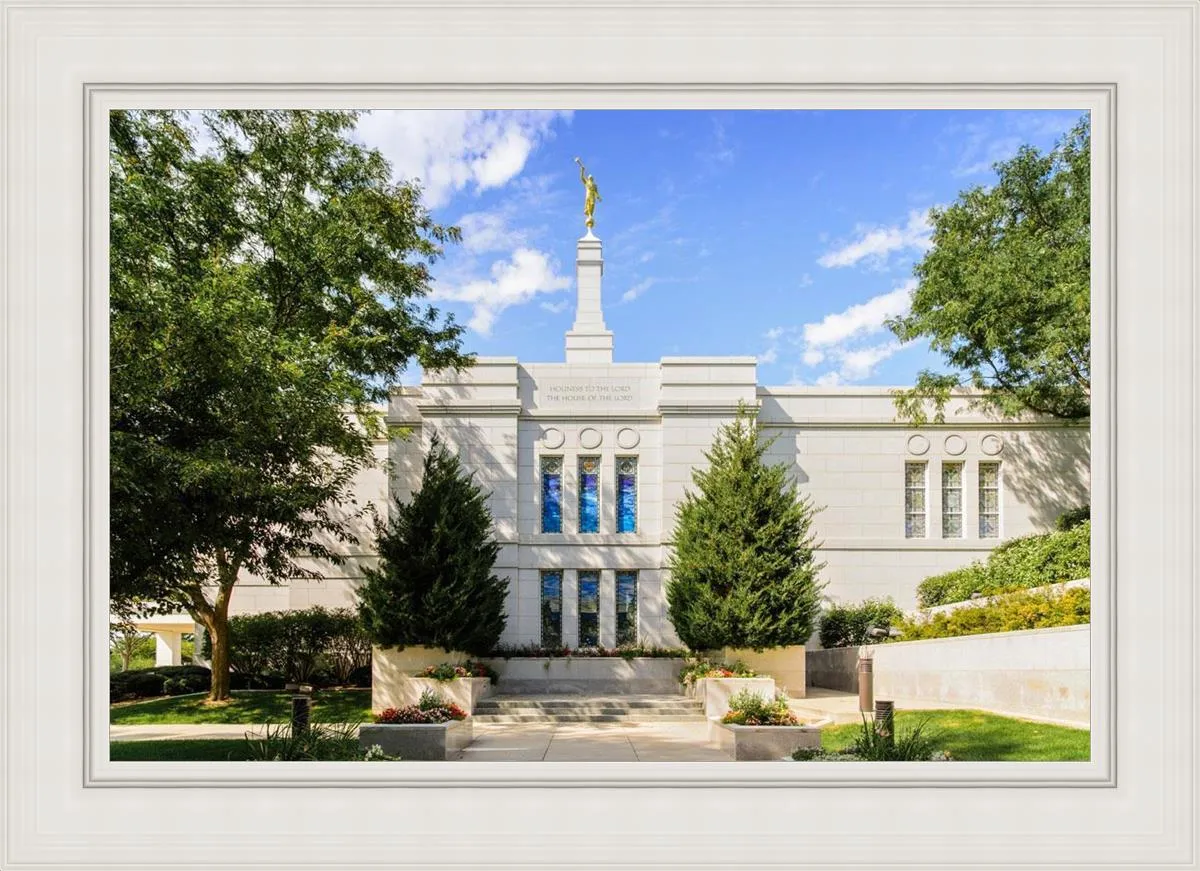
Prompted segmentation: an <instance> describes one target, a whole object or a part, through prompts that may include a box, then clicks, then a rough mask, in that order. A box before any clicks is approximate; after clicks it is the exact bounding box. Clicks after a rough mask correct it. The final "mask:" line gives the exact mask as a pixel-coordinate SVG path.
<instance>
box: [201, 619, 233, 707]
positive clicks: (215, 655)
mask: <svg viewBox="0 0 1200 871" xmlns="http://www.w3.org/2000/svg"><path fill="white" fill-rule="evenodd" d="M205 628H206V629H208V637H209V640H210V642H211V643H212V663H211V667H212V683H211V684H210V685H209V691H208V699H209V701H211V702H220V701H224V700H225V699H227V698H229V618H228V617H227V616H226V615H225V614H220V615H219V616H218V615H217V614H215V613H214V614H213V619H212V620H211V621H209V622H208V623H206V624H205Z"/></svg>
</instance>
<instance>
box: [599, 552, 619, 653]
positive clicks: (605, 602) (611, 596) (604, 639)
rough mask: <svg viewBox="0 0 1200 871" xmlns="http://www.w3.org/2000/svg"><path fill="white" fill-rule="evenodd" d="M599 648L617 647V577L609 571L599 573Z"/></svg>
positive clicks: (613, 572)
mask: <svg viewBox="0 0 1200 871" xmlns="http://www.w3.org/2000/svg"><path fill="white" fill-rule="evenodd" d="M600 646H601V647H616V646H617V575H616V572H615V571H613V570H611V569H604V570H603V571H601V572H600Z"/></svg>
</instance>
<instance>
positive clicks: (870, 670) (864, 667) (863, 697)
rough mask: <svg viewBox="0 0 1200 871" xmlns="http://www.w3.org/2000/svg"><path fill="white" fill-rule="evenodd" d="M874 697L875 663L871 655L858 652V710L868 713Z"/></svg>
mask: <svg viewBox="0 0 1200 871" xmlns="http://www.w3.org/2000/svg"><path fill="white" fill-rule="evenodd" d="M874 698H875V665H874V662H873V660H872V659H871V657H869V656H864V655H863V653H862V652H861V651H860V652H859V654H858V710H859V712H860V713H864V714H865V713H868V712H869V711H871V709H872V706H873V700H874Z"/></svg>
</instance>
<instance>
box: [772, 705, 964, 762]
mask: <svg viewBox="0 0 1200 871" xmlns="http://www.w3.org/2000/svg"><path fill="white" fill-rule="evenodd" d="M927 725H928V720H920V721H918V722H917V723H916V724H915V725H913V726H912V727H911V728H909V729H907V730H905V731H899V730H898V731H897V733H896V737H895V740H894V741H888V740H887V738H886V736H885V735H884V734H883V733H882V732H881V731H880V730H878V729H876V727H875V724H874V722H872V721H870V720H868V719H867V718H866V716H865V715H864V716H863V723H862V731H861V732H860V733H859V736H858V738H857V739H855V741H854V743H853V744H852V745H850V746H849V747H847V748H846V749H845V750H835V751H831V750H821V749H810V748H805V747H799V748H797V749H796V750H794V751H793V752H792V759H794V760H796V761H797V762H948V761H950V759H951V756H950V753H949V752H948V751H946V750H938V749H936V748H937V745H938V744H939V743H940V742H941V740H942V735H941V733H939V732H928V731H927V730H926V727H927Z"/></svg>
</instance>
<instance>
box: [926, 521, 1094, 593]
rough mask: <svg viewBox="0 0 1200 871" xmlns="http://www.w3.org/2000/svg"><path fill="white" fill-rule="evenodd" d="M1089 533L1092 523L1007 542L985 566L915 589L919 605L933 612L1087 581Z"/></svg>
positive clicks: (941, 577) (973, 566) (975, 565)
mask: <svg viewBox="0 0 1200 871" xmlns="http://www.w3.org/2000/svg"><path fill="white" fill-rule="evenodd" d="M1091 534H1092V524H1091V521H1090V520H1081V521H1080V522H1079V523H1078V524H1076V525H1074V526H1071V527H1070V528H1069V529H1066V530H1063V531H1060V532H1049V533H1045V534H1042V535H1028V536H1025V537H1023V538H1014V539H1012V540H1011V541H1006V542H1004V543H1003V544H1001V545H1000V546H999V547H997V548H996V549H995V550H993V551H992V552H991V554H990V555H989V556H988V559H987V562H986V563H978V562H976V563H972V564H971V565H968V566H964V567H963V568H960V569H955V570H954V571H952V572H946V573H945V574H941V575H934V576H933V577H929V578H926V579H925V580H923V581H922V582H921V583H920V585H919V586H918V587H917V602H918V604H919V605H920V606H921V607H922V608H931V607H933V606H935V605H945V604H947V603H949V602H962V601H966V600H967V599H970V598H971V597H972V596H973V595H974V594H976V593H978V594H980V595H983V596H989V595H994V594H996V593H1003V592H1008V591H1010V590H1022V589H1029V588H1030V587H1040V586H1044V585H1047V584H1057V583H1062V582H1064V581H1075V580H1078V579H1080V578H1086V577H1088V575H1090V574H1091Z"/></svg>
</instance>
